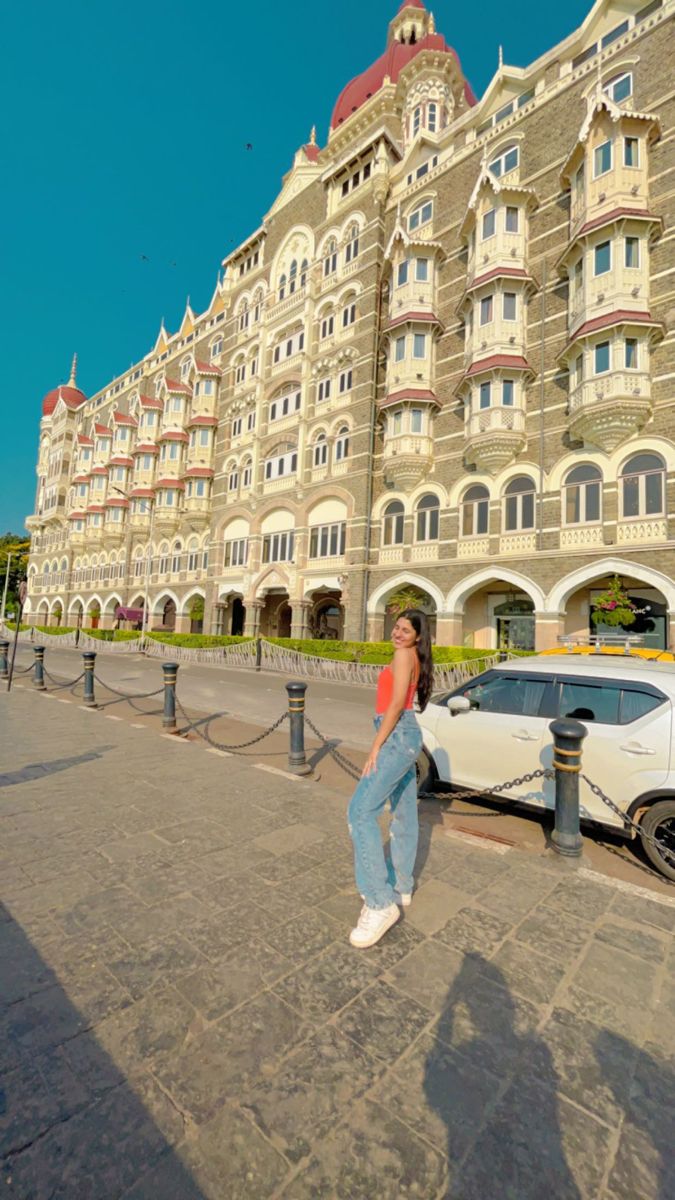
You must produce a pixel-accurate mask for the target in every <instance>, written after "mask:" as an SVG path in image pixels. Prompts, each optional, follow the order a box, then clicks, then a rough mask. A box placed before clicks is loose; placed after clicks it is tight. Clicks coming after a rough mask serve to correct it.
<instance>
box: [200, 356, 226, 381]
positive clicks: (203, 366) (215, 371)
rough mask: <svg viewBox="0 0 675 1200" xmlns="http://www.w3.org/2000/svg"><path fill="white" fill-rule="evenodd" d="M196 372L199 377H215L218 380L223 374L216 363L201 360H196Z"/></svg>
mask: <svg viewBox="0 0 675 1200" xmlns="http://www.w3.org/2000/svg"><path fill="white" fill-rule="evenodd" d="M195 370H196V372H197V374H198V375H215V376H217V377H218V378H220V376H221V375H222V373H223V372H222V371H221V369H220V367H217V366H216V364H215V363H210V362H204V360H203V359H201V358H195Z"/></svg>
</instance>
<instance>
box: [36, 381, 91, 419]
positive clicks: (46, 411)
mask: <svg viewBox="0 0 675 1200" xmlns="http://www.w3.org/2000/svg"><path fill="white" fill-rule="evenodd" d="M59 400H63V403H64V404H65V405H66V406H67V407H68V408H73V409H74V408H79V407H80V405H81V404H86V401H87V397H86V396H85V394H84V392H81V391H80V389H79V388H77V387H68V385H67V384H62V385H61V387H57V388H53V389H52V391H51V392H47V395H46V396H45V398H44V400H43V401H42V415H43V417H51V415H52V413H53V412H54V409H55V408H56V406H57V404H58V402H59Z"/></svg>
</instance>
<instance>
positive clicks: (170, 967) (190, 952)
mask: <svg viewBox="0 0 675 1200" xmlns="http://www.w3.org/2000/svg"><path fill="white" fill-rule="evenodd" d="M206 961H207V960H206V959H205V957H204V955H203V954H202V953H201V951H199V950H198V949H197V947H196V946H193V945H192V944H191V943H190V942H189V941H188V940H187V939H186V938H184V937H182V935H181V934H180V933H172V934H167V936H166V937H165V938H164V939H163V940H162V941H161V942H153V943H150V944H145V945H142V946H135V947H134V948H133V949H131V948H130V947H128V946H126V947H124V949H123V950H122V952H121V953H120V952H119V951H118V953H117V954H116V955H112V956H111V957H110V958H109V960H108V963H107V967H108V970H109V971H110V973H111V974H112V975H114V976H115V978H116V979H118V980H119V982H120V983H121V984H122V985H123V986H124V987H125V988H126V989H127V991H128V992H129V993H130V994H131V995H132V996H133V998H134V999H135V1000H140V998H141V996H145V995H146V994H147V993H148V992H149V991H150V990H151V988H153V987H154V986H155V985H156V984H157V983H158V982H159V981H160V980H166V981H167V982H175V980H176V979H177V978H178V977H179V976H180V975H181V974H184V973H185V972H186V971H190V970H196V969H197V968H198V967H200V966H204V965H205V964H206Z"/></svg>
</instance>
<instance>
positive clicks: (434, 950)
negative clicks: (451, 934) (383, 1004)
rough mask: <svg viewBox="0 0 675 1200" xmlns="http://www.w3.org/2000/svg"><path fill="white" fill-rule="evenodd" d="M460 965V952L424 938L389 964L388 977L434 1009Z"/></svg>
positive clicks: (425, 1006) (414, 997)
mask: <svg viewBox="0 0 675 1200" xmlns="http://www.w3.org/2000/svg"><path fill="white" fill-rule="evenodd" d="M463 967H464V957H463V955H461V954H458V953H457V952H456V951H452V950H448V949H447V948H446V947H445V946H442V945H441V944H440V943H438V942H436V941H433V942H430V941H427V942H424V943H423V944H422V945H421V946H420V947H419V948H418V949H416V950H413V951H412V953H411V954H408V956H407V957H406V958H404V959H403V961H402V962H400V963H398V964H397V965H396V966H395V967H393V968H392V969H391V970H390V971H389V972H388V979H389V981H390V982H391V983H393V984H394V985H395V987H397V988H398V989H399V991H401V992H405V994H406V995H408V996H412V997H413V999H414V1000H417V1001H418V1002H419V1003H420V1004H421V1005H422V1006H423V1007H424V1008H426V1009H428V1010H429V1012H432V1013H437V1012H440V1011H441V1009H442V1008H443V1005H444V1004H445V1002H446V999H447V996H448V992H449V990H450V988H451V987H452V985H453V984H454V983H455V981H456V979H457V977H458V976H459V975H460V973H461V971H462V969H463Z"/></svg>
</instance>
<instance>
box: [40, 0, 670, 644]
mask: <svg viewBox="0 0 675 1200" xmlns="http://www.w3.org/2000/svg"><path fill="white" fill-rule="evenodd" d="M674 14H675V0H664V2H653V3H649V4H642V5H641V4H639V3H635V4H631V3H626V2H623V0H622V2H621V3H618V0H598V3H596V4H595V5H594V7H593V9H592V10H591V12H590V13H589V15H588V17H587V19H586V21H585V22H584V24H583V25H582V26H581V27H580V29H578V30H577V31H576V32H574V33H573V34H571V35H570V37H569V38H567V39H566V41H565V42H563V43H561V44H560V45H558V46H556V47H554V48H553V49H552V50H550V51H549V52H548V53H547V54H545V55H543V56H542V57H541V58H540V59H538V60H537V61H536V62H535V63H533V64H532V65H531V66H530V67H527V68H525V69H520V68H510V67H508V66H505V65H502V66H500V68H499V70H498V72H497V74H496V75H495V77H494V79H493V80H492V82H491V84H490V86H489V87H488V89H487V91H486V93H485V95H484V96H483V97H482V99H480V100H479V101H476V100H475V97H474V96H473V93H472V92H471V89H470V87H469V86H468V84H467V82H466V81H465V79H464V76H463V74H462V70H461V66H460V63H459V59H458V57H457V55H456V54H455V53H454V51H452V50H450V48H449V47H448V46H447V44H446V43H445V40H444V38H443V37H442V36H441V35H440V34H438V33H437V32H436V30H435V27H434V23H433V17H432V16H431V15H430V14H429V13H427V11H426V9H425V8H424V7H423V5H422V3H421V0H414V2H413V3H409V4H404V5H403V6H402V7H401V9H400V11H399V13H398V14H397V16H396V17H395V18H394V19H393V21H392V22H391V25H390V28H389V35H388V43H387V49H386V51H385V54H384V55H383V57H382V59H380V60H378V62H377V63H375V64H373V66H371V67H370V68H369V70H368V71H367V72H365V73H364V74H363V75H362V76H358V77H357V78H356V79H354V80H352V82H351V83H350V84H349V85H348V86H347V88H346V89H345V91H344V92H343V94H342V96H341V97H340V98H339V100H338V102H337V104H336V107H335V111H334V114H333V120H332V126H331V130H330V134H329V137H328V140H327V144H326V146H325V147H324V148H320V147H319V146H318V144H317V142H316V137H315V135H314V133H313V134H312V137H311V139H310V141H309V142H308V143H307V145H305V146H303V147H301V148H300V149H299V150H298V152H297V153H296V155H295V158H294V162H293V165H292V168H291V170H290V172H289V174H288V175H287V176H286V177H285V179H284V181H283V186H282V190H281V192H280V194H279V196H278V198H277V200H276V201H275V203H274V205H273V207H272V209H271V210H270V212H269V213H268V214H267V216H266V217H265V218H264V220H263V223H262V225H261V226H260V227H259V228H258V229H257V230H256V231H255V232H254V233H253V234H252V235H251V237H250V238H249V239H248V240H247V241H246V242H245V243H244V244H242V245H241V246H240V247H238V249H237V250H236V251H235V252H234V253H233V254H231V255H230V256H229V257H228V258H227V259H226V260H225V262H224V264H223V266H224V268H225V273H224V276H223V277H222V278H221V277H220V276H219V279H218V284H217V286H216V289H215V292H214V295H213V299H212V301H211V304H210V305H209V308H208V309H207V311H206V312H204V313H202V314H196V313H194V312H193V311H192V310H191V309H190V308H189V307H188V308H187V310H186V312H185V316H184V318H183V321H182V324H181V327H180V329H179V330H178V331H177V332H176V333H175V334H172V335H170V334H169V333H167V331H166V330H165V329H164V328H163V327H162V329H161V330H160V333H159V336H158V338H157V342H156V344H155V346H154V347H153V349H152V350H151V351H150V353H149V354H148V355H146V357H145V358H144V359H143V360H142V361H141V362H139V363H138V364H137V365H136V366H135V367H134V368H132V369H131V370H130V371H129V372H127V373H125V375H124V376H121V377H120V378H119V379H116V380H114V381H113V382H112V383H111V384H109V385H107V386H106V387H105V388H104V389H102V391H100V392H99V393H97V394H96V395H95V396H93V397H91V398H89V399H88V398H87V397H85V396H84V395H83V394H82V392H80V391H79V389H77V385H76V381H75V375H74V372H73V376H72V378H71V380H70V383H69V384H68V385H67V386H65V387H63V388H59V389H56V390H55V391H54V392H51V393H49V395H48V396H47V397H46V399H45V402H44V414H45V415H44V416H43V420H42V425H41V441H40V456H39V462H38V490H37V499H36V507H35V512H34V514H33V515H32V516H31V517H29V518H28V525H29V527H30V528H31V530H32V532H33V547H32V553H31V561H30V567H29V602H28V611H29V619H30V620H32V621H33V622H36V623H45V622H47V621H52V622H56V621H59V620H60V621H61V622H62V623H67V624H75V623H76V622H78V621H83V620H84V621H85V622H86V623H88V621H89V618H90V617H91V616H92V614H93V616H94V619H95V620H96V619H98V620H99V621H100V623H101V624H104V625H111V624H112V623H113V622H114V620H115V613H116V610H117V607H118V606H119V605H122V606H125V607H129V608H132V609H136V610H138V609H140V608H142V607H143V606H144V604H145V601H146V596H147V600H148V603H149V613H150V616H149V620H148V624H149V625H150V626H151V627H152V626H164V627H166V626H170V627H173V626H174V625H175V627H176V628H177V629H179V630H186V629H190V628H191V627H192V628H202V627H203V628H204V630H206V631H212V632H227V633H230V632H235V633H236V632H244V631H245V632H247V633H255V632H258V631H260V632H262V633H265V634H270V635H271V634H278V635H291V634H292V635H293V636H301V635H307V634H310V633H311V634H315V635H322V636H323V635H325V636H335V635H336V634H340V635H342V634H344V635H345V636H347V637H353V638H360V637H363V636H370V637H381V636H383V634H385V633H386V632H387V631H388V618H387V615H386V609H387V602H388V599H389V597H390V596H391V595H392V593H393V592H394V591H397V590H399V589H400V588H401V587H404V586H414V587H416V588H418V589H419V590H420V592H421V593H423V597H422V600H423V603H424V605H425V607H426V608H427V610H428V611H429V612H430V614H433V616H434V618H435V627H436V637H437V640H438V641H439V642H445V643H462V642H465V643H468V644H472V645H476V646H484V647H494V646H495V645H498V644H499V645H503V646H515V647H517V646H524V647H525V646H531V645H535V644H536V645H537V646H538V647H540V648H543V647H545V646H549V645H553V644H555V642H556V639H557V638H559V637H561V636H579V637H582V638H583V637H587V636H588V634H589V631H590V609H591V605H592V601H593V596H594V593H596V592H597V591H598V590H602V588H603V587H604V586H605V584H606V581H607V579H608V577H610V576H612V575H614V574H618V575H619V576H620V577H621V578H622V580H623V581H624V584H625V586H626V588H627V590H628V591H629V593H630V595H631V596H633V597H634V598H636V599H637V600H638V602H639V604H640V606H641V607H643V608H644V609H645V613H644V614H643V615H642V618H641V621H639V622H638V624H637V625H636V627H635V628H636V630H638V631H640V632H643V633H644V634H645V635H646V637H647V640H648V641H649V642H651V643H652V644H654V645H661V646H665V645H666V644H669V643H670V642H671V641H672V640H675V636H674V635H675V629H674V630H671V629H670V623H671V622H672V621H675V583H673V576H674V575H675V432H674V427H673V418H674V407H675V388H674V387H673V382H674V381H675V349H674V343H675V291H674V287H673V278H674V277H675V263H674V257H673V245H674V244H675V243H674V240H673V239H674V234H673V228H672V221H673V218H672V200H673V195H674V194H675V155H674V154H673V144H674V142H673V131H674V126H675V93H674V92H673V89H672V86H671V73H672V68H671V63H672V60H673V57H674V56H675V34H674V30H673V15H674ZM97 611H98V613H99V614H100V615H98V617H97V615H96V614H97Z"/></svg>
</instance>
